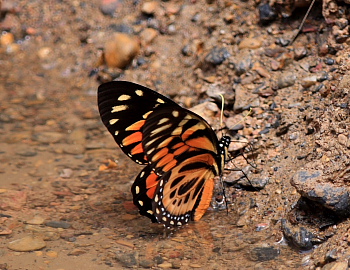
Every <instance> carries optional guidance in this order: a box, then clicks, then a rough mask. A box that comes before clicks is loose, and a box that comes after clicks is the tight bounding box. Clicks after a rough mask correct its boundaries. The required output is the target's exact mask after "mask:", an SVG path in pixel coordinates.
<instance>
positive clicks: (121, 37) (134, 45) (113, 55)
mask: <svg viewBox="0 0 350 270" xmlns="http://www.w3.org/2000/svg"><path fill="white" fill-rule="evenodd" d="M139 51H140V44H139V41H138V40H137V38H135V37H134V36H131V35H128V34H124V33H115V34H114V36H113V38H112V39H111V40H110V41H108V42H107V43H106V45H105V49H104V60H105V63H106V64H107V66H108V67H110V68H121V69H123V68H125V67H126V66H127V65H129V64H130V63H131V61H132V60H133V59H134V58H135V56H136V55H137V54H138V53H139Z"/></svg>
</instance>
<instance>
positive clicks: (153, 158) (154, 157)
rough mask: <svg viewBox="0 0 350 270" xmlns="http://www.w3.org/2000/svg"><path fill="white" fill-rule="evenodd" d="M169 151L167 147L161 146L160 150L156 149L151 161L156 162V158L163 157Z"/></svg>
mask: <svg viewBox="0 0 350 270" xmlns="http://www.w3.org/2000/svg"><path fill="white" fill-rule="evenodd" d="M168 153H169V149H168V148H163V149H161V150H160V151H158V152H157V153H155V154H154V156H153V157H152V161H153V162H156V161H157V160H159V159H161V158H162V157H164V156H165V155H166V154H168Z"/></svg>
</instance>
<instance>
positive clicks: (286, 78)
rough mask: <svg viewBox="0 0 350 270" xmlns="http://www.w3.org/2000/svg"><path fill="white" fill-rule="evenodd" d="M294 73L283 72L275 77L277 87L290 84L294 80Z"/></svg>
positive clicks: (280, 87)
mask: <svg viewBox="0 0 350 270" xmlns="http://www.w3.org/2000/svg"><path fill="white" fill-rule="evenodd" d="M296 79H297V77H296V75H295V74H293V73H283V74H281V75H280V76H279V77H278V79H277V88H278V89H282V88H286V87H289V86H292V85H294V84H295V82H296Z"/></svg>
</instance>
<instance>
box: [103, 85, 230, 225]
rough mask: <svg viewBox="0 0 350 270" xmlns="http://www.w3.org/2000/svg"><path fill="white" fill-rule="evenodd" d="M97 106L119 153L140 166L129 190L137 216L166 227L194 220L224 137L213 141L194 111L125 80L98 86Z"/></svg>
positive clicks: (221, 155) (206, 199)
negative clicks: (118, 148) (120, 151)
mask: <svg viewBox="0 0 350 270" xmlns="http://www.w3.org/2000/svg"><path fill="white" fill-rule="evenodd" d="M98 106H99V111H100V115H101V119H102V121H103V123H104V124H105V126H106V127H107V129H108V131H109V132H110V133H111V134H112V136H113V137H114V139H115V141H116V142H117V144H118V145H119V146H120V148H121V149H122V150H123V152H124V153H125V154H126V155H128V156H129V157H130V158H131V159H132V160H133V161H135V162H136V163H138V164H143V165H146V166H145V167H144V168H143V170H142V171H141V172H140V173H139V175H138V176H137V177H136V179H135V181H134V183H133V185H132V188H131V191H132V194H133V201H134V204H135V205H136V206H137V207H138V208H139V211H140V214H142V215H145V216H147V217H149V218H150V219H151V220H152V221H153V222H159V223H163V224H164V225H165V226H166V227H176V226H181V225H184V224H186V223H187V222H188V221H189V220H199V219H200V218H201V217H202V215H203V214H204V213H205V211H206V210H207V208H208V207H209V205H210V202H211V198H212V193H213V188H214V177H215V176H218V175H221V173H222V170H223V165H224V161H225V157H226V152H227V147H228V145H229V143H230V138H229V137H227V136H224V137H223V138H222V139H221V140H220V141H219V140H218V139H217V137H216V134H215V133H214V131H213V130H212V129H211V127H210V126H209V124H208V123H207V122H206V121H205V120H204V119H203V118H201V117H200V116H199V115H197V114H195V113H193V112H191V111H189V110H187V109H184V108H182V107H181V106H179V105H178V104H176V103H175V102H173V101H172V100H170V99H168V98H166V97H165V96H163V95H160V94H159V93H157V92H155V91H153V90H151V89H149V88H146V87H144V86H141V85H138V84H134V83H131V82H126V81H113V82H109V83H105V84H102V85H101V86H100V87H99V89H98Z"/></svg>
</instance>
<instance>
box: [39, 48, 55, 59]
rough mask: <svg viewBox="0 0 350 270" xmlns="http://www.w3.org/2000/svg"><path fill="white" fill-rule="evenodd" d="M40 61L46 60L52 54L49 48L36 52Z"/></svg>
mask: <svg viewBox="0 0 350 270" xmlns="http://www.w3.org/2000/svg"><path fill="white" fill-rule="evenodd" d="M37 54H38V56H39V58H40V59H46V58H48V56H50V55H51V54H52V49H51V48H50V47H42V48H40V49H39V50H38V52H37Z"/></svg>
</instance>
